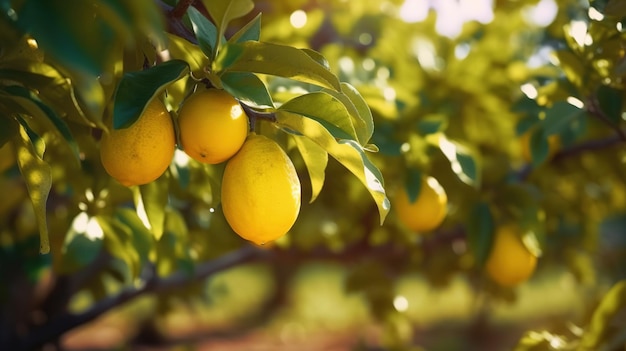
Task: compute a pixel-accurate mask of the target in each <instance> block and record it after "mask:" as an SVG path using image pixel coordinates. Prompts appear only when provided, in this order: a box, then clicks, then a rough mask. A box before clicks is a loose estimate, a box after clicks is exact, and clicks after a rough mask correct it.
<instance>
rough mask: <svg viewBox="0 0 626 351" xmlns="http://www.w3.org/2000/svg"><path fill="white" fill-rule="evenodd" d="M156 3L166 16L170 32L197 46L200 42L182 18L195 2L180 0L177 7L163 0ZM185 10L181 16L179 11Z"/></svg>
mask: <svg viewBox="0 0 626 351" xmlns="http://www.w3.org/2000/svg"><path fill="white" fill-rule="evenodd" d="M156 2H157V5H158V6H159V7H160V8H161V11H163V14H164V15H165V19H166V21H167V30H168V32H170V33H172V34H174V35H177V36H179V37H181V38H184V39H186V40H187V41H189V42H190V43H193V44H197V43H198V41H197V40H196V36H195V35H194V34H193V33H192V32H191V31H190V30H189V28H187V27H186V26H185V24H184V22H183V19H182V16H183V15H184V13H185V12H186V11H187V8H188V7H189V6H190V5H191V3H193V0H180V1H179V2H178V3H177V4H176V7H172V6H170V5H168V4H166V3H165V2H163V1H162V0H156ZM187 3H189V5H186V4H187ZM185 6H186V7H185ZM183 8H184V12H183V13H182V14H179V13H178V11H183Z"/></svg>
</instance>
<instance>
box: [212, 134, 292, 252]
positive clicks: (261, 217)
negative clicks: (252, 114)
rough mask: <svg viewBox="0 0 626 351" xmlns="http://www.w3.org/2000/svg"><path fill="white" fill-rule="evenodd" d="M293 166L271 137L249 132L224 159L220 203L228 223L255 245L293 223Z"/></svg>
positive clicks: (286, 229) (282, 231) (278, 233)
mask: <svg viewBox="0 0 626 351" xmlns="http://www.w3.org/2000/svg"><path fill="white" fill-rule="evenodd" d="M300 193H301V190H300V180H299V179H298V175H297V174H296V169H295V167H294V165H293V163H292V162H291V160H290V159H289V157H288V156H287V154H286V153H285V152H284V151H283V149H282V148H281V147H280V146H279V145H278V144H277V143H276V142H274V141H273V140H271V139H269V138H267V137H265V136H262V135H257V134H254V133H252V134H250V136H249V137H248V138H247V139H246V141H245V143H244V144H243V146H242V147H241V150H239V152H237V154H236V155H235V156H233V157H232V158H231V159H230V160H228V162H227V163H226V168H225V169H224V175H223V179H222V207H223V210H224V217H226V221H228V224H229V225H230V227H231V228H232V229H233V230H234V231H235V232H236V233H237V234H239V236H241V237H242V238H244V239H246V240H249V241H252V242H254V243H256V244H258V245H262V244H265V243H267V242H270V241H272V240H276V239H278V238H280V237H281V236H283V235H285V234H286V233H287V231H289V229H290V228H291V227H292V226H293V224H294V223H295V221H296V219H297V218H298V214H299V212H300Z"/></svg>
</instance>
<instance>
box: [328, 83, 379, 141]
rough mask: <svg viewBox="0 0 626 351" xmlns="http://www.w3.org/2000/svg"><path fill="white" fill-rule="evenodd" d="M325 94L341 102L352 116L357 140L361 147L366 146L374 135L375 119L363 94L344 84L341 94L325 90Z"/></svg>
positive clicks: (342, 84)
mask: <svg viewBox="0 0 626 351" xmlns="http://www.w3.org/2000/svg"><path fill="white" fill-rule="evenodd" d="M324 92H326V93H327V94H330V95H332V96H333V97H335V98H336V99H337V100H339V101H341V103H342V104H343V105H344V107H345V108H346V110H347V111H348V112H349V114H350V118H351V121H352V125H353V127H354V130H355V135H356V140H357V141H359V143H360V144H361V145H366V144H367V143H368V142H369V140H370V139H371V137H372V134H373V133H374V119H373V117H372V112H371V111H370V109H369V106H367V103H366V102H365V100H364V99H363V97H362V96H361V94H360V93H359V92H358V91H357V90H356V89H355V88H354V87H353V86H352V85H350V84H348V83H344V82H342V83H341V92H337V91H335V90H330V89H325V90H324Z"/></svg>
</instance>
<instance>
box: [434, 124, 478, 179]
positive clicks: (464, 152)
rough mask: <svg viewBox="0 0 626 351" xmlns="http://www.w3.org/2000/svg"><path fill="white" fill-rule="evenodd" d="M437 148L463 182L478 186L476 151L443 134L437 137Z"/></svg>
mask: <svg viewBox="0 0 626 351" xmlns="http://www.w3.org/2000/svg"><path fill="white" fill-rule="evenodd" d="M439 148H440V149H441V152H443V154H444V155H445V156H446V158H447V159H448V161H450V166H451V168H452V171H453V172H454V174H456V175H457V177H458V178H459V179H460V180H461V181H462V182H463V183H465V184H468V185H472V186H474V187H478V186H480V182H481V165H480V159H479V157H478V153H477V152H475V151H474V150H472V149H470V148H469V147H467V146H465V145H463V144H461V143H459V142H456V141H451V140H448V139H447V138H446V137H445V136H444V135H440V137H439Z"/></svg>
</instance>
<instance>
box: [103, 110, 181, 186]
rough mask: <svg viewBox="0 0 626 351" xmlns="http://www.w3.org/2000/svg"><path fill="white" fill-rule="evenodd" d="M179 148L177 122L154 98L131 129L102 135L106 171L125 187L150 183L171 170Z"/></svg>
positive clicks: (114, 130)
mask: <svg viewBox="0 0 626 351" xmlns="http://www.w3.org/2000/svg"><path fill="white" fill-rule="evenodd" d="M175 147H176V135H175V132H174V123H173V122H172V118H171V117H170V114H169V112H168V111H167V109H166V108H165V105H163V103H162V102H161V101H159V100H158V99H153V100H152V101H151V102H150V103H149V104H148V106H147V107H146V110H145V111H144V112H143V114H142V115H141V116H139V118H138V119H137V121H135V123H133V124H132V125H131V126H130V127H128V128H124V129H112V130H111V131H110V132H109V133H104V134H103V135H102V140H101V143H100V158H101V160H102V165H103V166H104V169H105V170H106V171H107V173H109V175H111V177H113V178H115V179H116V180H117V181H118V182H120V183H122V184H123V185H125V186H131V185H141V184H146V183H150V182H151V181H153V180H155V179H157V178H158V177H160V176H161V175H162V174H163V172H165V170H166V169H167V167H168V166H169V164H170V162H171V161H172V157H174V149H175Z"/></svg>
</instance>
